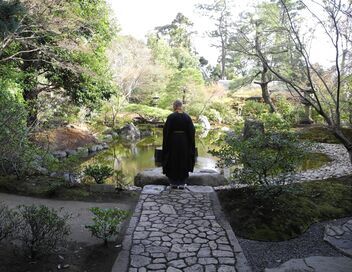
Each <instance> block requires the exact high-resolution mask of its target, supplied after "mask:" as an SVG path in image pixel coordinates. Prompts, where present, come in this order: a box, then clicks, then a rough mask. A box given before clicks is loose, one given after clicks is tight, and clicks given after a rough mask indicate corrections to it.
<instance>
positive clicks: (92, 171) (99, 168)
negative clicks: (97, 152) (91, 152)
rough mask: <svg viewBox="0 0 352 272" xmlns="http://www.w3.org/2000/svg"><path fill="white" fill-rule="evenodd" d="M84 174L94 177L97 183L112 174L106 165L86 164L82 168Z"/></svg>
mask: <svg viewBox="0 0 352 272" xmlns="http://www.w3.org/2000/svg"><path fill="white" fill-rule="evenodd" d="M84 174H85V175H87V176H90V177H92V178H94V180H95V182H96V183H97V184H103V183H104V181H105V179H107V178H108V177H111V176H112V174H113V169H112V168H111V167H109V166H107V165H99V164H95V165H88V166H86V168H85V169H84Z"/></svg>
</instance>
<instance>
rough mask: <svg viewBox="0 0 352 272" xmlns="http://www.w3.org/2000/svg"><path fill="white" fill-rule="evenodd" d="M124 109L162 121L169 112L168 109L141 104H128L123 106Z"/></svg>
mask: <svg viewBox="0 0 352 272" xmlns="http://www.w3.org/2000/svg"><path fill="white" fill-rule="evenodd" d="M125 111H128V112H133V113H137V114H139V115H141V116H143V117H144V118H147V119H155V120H157V121H163V120H165V119H166V117H167V116H168V115H169V114H170V113H171V111H169V110H164V109H160V108H156V107H149V106H146V105H142V104H129V105H127V106H126V107H125Z"/></svg>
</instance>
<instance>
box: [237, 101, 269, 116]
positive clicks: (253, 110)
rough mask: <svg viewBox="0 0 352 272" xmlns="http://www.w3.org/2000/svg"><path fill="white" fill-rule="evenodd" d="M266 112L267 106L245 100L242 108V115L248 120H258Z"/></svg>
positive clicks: (267, 110)
mask: <svg viewBox="0 0 352 272" xmlns="http://www.w3.org/2000/svg"><path fill="white" fill-rule="evenodd" d="M268 112H269V107H268V105H266V104H264V103H260V102H256V101H253V100H247V101H246V103H245V105H244V106H243V108H242V115H243V116H244V117H245V118H250V119H259V118H260V116H261V115H262V114H264V113H268Z"/></svg>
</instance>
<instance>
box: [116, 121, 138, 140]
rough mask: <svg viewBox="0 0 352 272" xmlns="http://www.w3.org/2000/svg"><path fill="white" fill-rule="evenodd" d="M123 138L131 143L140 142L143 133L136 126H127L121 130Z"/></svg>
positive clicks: (120, 133)
mask: <svg viewBox="0 0 352 272" xmlns="http://www.w3.org/2000/svg"><path fill="white" fill-rule="evenodd" d="M119 135H120V137H121V138H123V139H125V140H129V141H131V140H132V141H135V140H139V139H140V138H141V132H140V131H139V129H138V128H137V127H136V126H135V125H134V124H132V123H131V124H127V125H125V126H124V127H123V128H121V129H120V130H119Z"/></svg>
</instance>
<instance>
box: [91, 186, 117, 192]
mask: <svg viewBox="0 0 352 272" xmlns="http://www.w3.org/2000/svg"><path fill="white" fill-rule="evenodd" d="M89 189H90V191H91V192H98V193H113V192H115V186H114V185H111V184H91V185H90V186H89Z"/></svg>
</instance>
